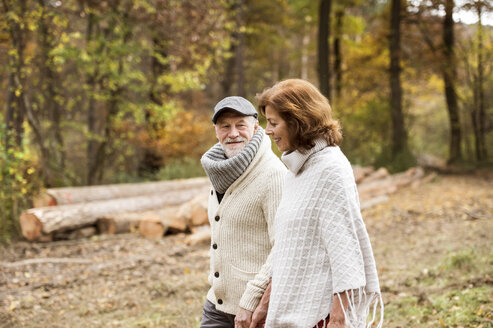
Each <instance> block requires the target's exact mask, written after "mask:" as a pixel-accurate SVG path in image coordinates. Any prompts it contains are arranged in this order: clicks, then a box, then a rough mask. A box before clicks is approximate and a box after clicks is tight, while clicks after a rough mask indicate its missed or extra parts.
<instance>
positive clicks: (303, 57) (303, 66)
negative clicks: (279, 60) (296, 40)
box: [301, 22, 310, 80]
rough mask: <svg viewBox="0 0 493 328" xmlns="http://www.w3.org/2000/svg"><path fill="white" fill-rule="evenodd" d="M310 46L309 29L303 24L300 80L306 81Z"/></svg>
mask: <svg viewBox="0 0 493 328" xmlns="http://www.w3.org/2000/svg"><path fill="white" fill-rule="evenodd" d="M309 44H310V29H309V26H308V24H307V23H306V22H305V23H304V24H303V39H302V40H301V78H302V79H303V80H308V50H309V49H308V45H309Z"/></svg>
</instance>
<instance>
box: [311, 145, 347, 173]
mask: <svg viewBox="0 0 493 328" xmlns="http://www.w3.org/2000/svg"><path fill="white" fill-rule="evenodd" d="M304 170H310V171H311V172H312V174H315V175H316V176H317V177H319V178H322V179H324V180H325V179H336V180H338V179H340V178H342V177H344V176H345V175H347V174H350V175H352V174H353V170H352V168H351V164H350V163H349V161H348V160H347V158H346V156H344V154H343V153H342V152H341V151H340V150H339V148H335V147H327V148H324V149H323V150H321V151H319V152H318V153H316V154H314V155H313V156H311V157H310V158H309V159H308V160H307V162H306V163H305V167H304Z"/></svg>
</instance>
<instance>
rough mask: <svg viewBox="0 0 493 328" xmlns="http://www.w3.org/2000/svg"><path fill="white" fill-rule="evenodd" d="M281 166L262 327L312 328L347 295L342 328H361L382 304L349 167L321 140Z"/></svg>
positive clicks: (291, 155)
mask: <svg viewBox="0 0 493 328" xmlns="http://www.w3.org/2000/svg"><path fill="white" fill-rule="evenodd" d="M282 159H283V161H284V163H285V164H286V165H287V166H288V169H289V170H290V171H289V172H288V174H287V175H286V180H285V185H284V189H283V195H282V200H281V203H280V205H279V208H278V210H277V214H276V219H275V220H276V221H275V222H276V223H275V240H276V243H275V246H274V248H273V275H272V292H271V297H270V303H269V312H268V315H267V322H266V327H270V328H272V327H275V328H278V327H282V328H290V327H296V328H304V327H306V328H311V327H313V326H315V325H316V324H317V322H319V321H320V320H322V319H323V318H325V317H327V314H328V313H329V312H330V309H331V307H332V303H333V299H334V298H335V299H336V300H335V301H339V297H338V296H336V297H334V294H337V293H346V291H349V292H350V293H348V294H347V295H348V296H349V303H350V304H349V308H348V309H347V311H345V317H346V327H358V328H359V327H364V326H365V325H366V320H367V316H368V312H369V310H370V305H371V303H373V302H375V300H376V301H377V302H379V301H381V298H380V287H379V282H378V276H377V271H376V266H375V260H374V258H373V252H372V249H371V245H370V240H369V237H368V233H367V231H366V227H365V224H364V222H363V219H362V217H361V213H360V208H359V200H358V194H357V189H356V184H355V181H354V176H353V171H352V169H351V165H350V164H349V162H348V160H347V159H346V157H345V156H344V154H343V153H342V152H341V151H340V149H339V147H328V146H327V143H326V142H325V141H324V140H317V141H316V144H315V147H313V148H312V149H311V150H310V151H309V152H308V153H306V154H302V153H300V152H298V151H295V152H291V153H289V154H288V153H286V154H284V155H283V157H282ZM374 305H375V306H376V303H375V304H374ZM381 306H382V305H381ZM373 309H374V311H375V310H376V307H374V308H373ZM381 310H382V311H383V307H381ZM374 315H375V312H374V313H373V316H374ZM382 315H383V312H382ZM379 325H381V322H380V323H379Z"/></svg>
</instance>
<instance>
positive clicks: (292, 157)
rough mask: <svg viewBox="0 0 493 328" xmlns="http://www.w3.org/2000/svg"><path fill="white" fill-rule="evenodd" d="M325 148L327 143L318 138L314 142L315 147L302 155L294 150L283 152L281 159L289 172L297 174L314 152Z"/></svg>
mask: <svg viewBox="0 0 493 328" xmlns="http://www.w3.org/2000/svg"><path fill="white" fill-rule="evenodd" d="M327 146H328V144H327V141H326V140H325V139H322V138H319V139H317V140H315V146H313V147H312V148H311V149H310V150H308V151H307V152H305V153H302V152H300V151H299V150H295V151H292V152H285V153H283V154H282V157H281V159H282V161H283V162H284V164H286V166H287V167H288V169H289V170H290V171H291V172H293V173H294V174H298V172H299V171H300V169H301V168H302V167H303V165H304V164H305V162H306V160H307V159H308V158H309V157H310V156H311V155H313V154H315V153H316V152H319V151H320V150H322V149H324V148H325V147H327Z"/></svg>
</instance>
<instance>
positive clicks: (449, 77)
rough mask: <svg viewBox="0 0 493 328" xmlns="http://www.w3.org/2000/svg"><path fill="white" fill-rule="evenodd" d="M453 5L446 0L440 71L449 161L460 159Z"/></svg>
mask: <svg viewBox="0 0 493 328" xmlns="http://www.w3.org/2000/svg"><path fill="white" fill-rule="evenodd" d="M454 6H455V4H454V0H446V3H445V18H444V20H443V45H444V62H443V69H442V72H443V81H444V86H445V98H446V100H447V109H448V114H449V123H450V140H449V159H448V162H449V163H454V162H457V161H459V160H461V159H462V152H461V126H460V120H459V108H458V104H457V93H456V88H455V81H456V79H457V70H456V59H455V51H454V47H455V46H454V19H453V17H452V15H453V12H454Z"/></svg>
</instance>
